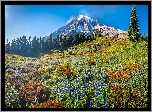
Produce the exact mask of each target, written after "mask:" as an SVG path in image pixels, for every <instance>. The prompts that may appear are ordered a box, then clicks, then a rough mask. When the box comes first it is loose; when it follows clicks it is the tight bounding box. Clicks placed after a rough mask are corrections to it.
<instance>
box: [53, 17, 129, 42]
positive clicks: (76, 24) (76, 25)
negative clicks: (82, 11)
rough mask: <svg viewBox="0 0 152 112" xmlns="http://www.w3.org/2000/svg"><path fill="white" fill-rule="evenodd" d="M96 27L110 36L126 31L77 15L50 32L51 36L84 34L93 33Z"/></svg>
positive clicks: (103, 33)
mask: <svg viewBox="0 0 152 112" xmlns="http://www.w3.org/2000/svg"><path fill="white" fill-rule="evenodd" d="M96 29H98V30H99V31H100V32H101V34H102V35H103V36H106V35H107V36H109V37H112V36H114V35H116V34H120V33H127V32H126V31H123V30H120V29H116V28H114V27H108V26H105V25H104V24H100V23H99V22H98V21H97V20H93V19H92V18H90V17H89V16H84V15H78V16H76V17H75V18H74V19H72V20H71V21H70V22H69V23H68V24H66V25H65V26H63V27H61V28H59V29H58V30H57V31H55V32H53V33H51V34H52V38H53V39H54V38H56V37H57V36H58V35H59V36H60V35H62V36H69V35H75V34H77V33H84V34H85V35H88V34H90V35H94V34H95V31H96Z"/></svg>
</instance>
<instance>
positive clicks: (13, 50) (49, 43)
mask: <svg viewBox="0 0 152 112" xmlns="http://www.w3.org/2000/svg"><path fill="white" fill-rule="evenodd" d="M94 39H95V36H93V35H92V36H91V35H90V34H89V35H87V36H85V35H84V33H80V34H76V35H74V36H72V35H70V36H67V37H66V36H63V35H60V36H59V35H58V36H57V37H56V38H54V39H52V34H50V35H49V36H48V37H47V39H46V41H45V40H44V38H42V37H40V38H37V37H36V36H35V37H34V38H33V39H32V40H31V37H29V38H28V39H27V38H26V36H24V35H23V37H20V38H17V39H16V40H15V39H14V40H12V42H8V39H7V43H6V45H5V52H6V53H8V54H17V55H21V56H30V57H35V56H39V54H40V53H43V54H44V53H51V50H61V51H62V50H64V49H65V48H67V47H70V46H73V45H77V44H79V43H82V42H85V41H91V40H94Z"/></svg>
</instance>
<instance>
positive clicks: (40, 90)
mask: <svg viewBox="0 0 152 112" xmlns="http://www.w3.org/2000/svg"><path fill="white" fill-rule="evenodd" d="M35 83H37V82H35ZM35 83H34V82H28V83H27V84H25V85H24V86H22V87H21V88H20V90H19V98H20V100H21V101H24V102H29V103H30V102H33V101H35V100H37V101H38V102H43V101H45V100H47V99H48V96H49V95H48V92H47V89H46V88H45V87H44V86H42V85H36V84H35Z"/></svg>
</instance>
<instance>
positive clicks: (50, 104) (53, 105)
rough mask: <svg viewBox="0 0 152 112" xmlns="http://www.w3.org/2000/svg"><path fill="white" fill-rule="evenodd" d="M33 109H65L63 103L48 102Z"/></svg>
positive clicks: (36, 105) (34, 106) (35, 105)
mask: <svg viewBox="0 0 152 112" xmlns="http://www.w3.org/2000/svg"><path fill="white" fill-rule="evenodd" d="M32 108H65V106H64V104H63V102H60V101H53V100H50V99H49V100H48V101H45V102H43V103H40V104H34V105H32Z"/></svg>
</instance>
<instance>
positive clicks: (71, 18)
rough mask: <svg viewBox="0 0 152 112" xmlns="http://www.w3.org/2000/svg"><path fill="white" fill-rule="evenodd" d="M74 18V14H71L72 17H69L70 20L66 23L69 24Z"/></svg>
mask: <svg viewBox="0 0 152 112" xmlns="http://www.w3.org/2000/svg"><path fill="white" fill-rule="evenodd" d="M73 19H74V16H71V17H70V18H69V19H68V21H67V23H66V24H68V23H69V22H71V21H72V20H73Z"/></svg>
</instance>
